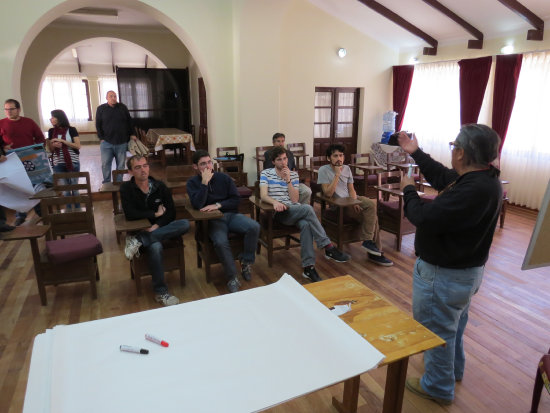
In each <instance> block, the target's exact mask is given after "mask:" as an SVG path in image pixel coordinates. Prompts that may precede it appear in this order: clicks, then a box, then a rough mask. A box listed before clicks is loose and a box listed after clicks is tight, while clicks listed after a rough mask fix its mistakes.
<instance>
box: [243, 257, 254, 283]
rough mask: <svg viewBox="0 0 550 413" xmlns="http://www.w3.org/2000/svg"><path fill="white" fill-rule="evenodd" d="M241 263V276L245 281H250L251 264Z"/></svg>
mask: <svg viewBox="0 0 550 413" xmlns="http://www.w3.org/2000/svg"><path fill="white" fill-rule="evenodd" d="M240 263H241V275H242V276H243V278H244V279H245V280H246V281H250V280H251V279H252V264H246V263H245V262H244V261H240Z"/></svg>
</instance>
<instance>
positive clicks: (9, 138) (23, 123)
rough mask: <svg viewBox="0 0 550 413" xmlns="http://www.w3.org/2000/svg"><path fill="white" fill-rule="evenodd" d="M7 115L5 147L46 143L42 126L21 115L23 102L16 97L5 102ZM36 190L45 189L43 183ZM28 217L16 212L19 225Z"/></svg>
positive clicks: (2, 127) (1, 135)
mask: <svg viewBox="0 0 550 413" xmlns="http://www.w3.org/2000/svg"><path fill="white" fill-rule="evenodd" d="M4 113H5V114H6V117H5V118H4V119H1V120H0V140H1V141H3V145H4V149H5V150H8V149H17V148H23V147H25V146H31V145H36V144H45V142H46V139H45V138H44V134H43V133H42V131H41V130H40V127H39V126H38V125H37V124H36V122H35V121H34V120H32V119H31V118H26V117H24V116H21V104H20V103H19V102H18V101H17V100H15V99H7V100H6V101H5V102H4ZM34 189H35V191H36V192H38V191H40V190H41V189H44V186H43V185H42V184H39V185H35V187H34ZM34 210H35V211H36V213H37V214H38V215H40V204H38V205H37V206H35V209H34ZM26 219H27V213H26V212H24V211H17V212H16V213H15V225H16V226H19V225H21V224H22V223H23V222H25V220H26Z"/></svg>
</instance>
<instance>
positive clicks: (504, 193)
mask: <svg viewBox="0 0 550 413" xmlns="http://www.w3.org/2000/svg"><path fill="white" fill-rule="evenodd" d="M500 182H501V183H502V206H501V207H500V228H504V218H506V209H507V208H508V203H509V202H510V200H509V199H508V191H507V190H506V189H505V185H508V184H509V183H510V182H509V181H500Z"/></svg>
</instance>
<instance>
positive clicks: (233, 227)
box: [208, 212, 260, 280]
mask: <svg viewBox="0 0 550 413" xmlns="http://www.w3.org/2000/svg"><path fill="white" fill-rule="evenodd" d="M230 232H233V233H236V234H243V235H244V246H243V248H244V250H243V252H242V253H241V254H240V256H239V259H240V260H242V261H243V262H244V263H246V264H254V261H255V260H256V255H255V254H256V247H257V245H258V236H259V234H260V224H258V223H257V222H256V221H254V220H253V219H251V218H249V217H247V216H245V215H243V214H238V213H236V212H225V213H224V214H223V217H222V218H219V219H211V220H209V221H208V236H209V237H210V240H211V241H212V243H213V244H214V250H215V251H216V255H217V256H218V259H219V260H220V262H221V264H222V265H223V268H224V270H225V276H226V278H227V279H228V280H231V279H232V278H234V277H235V276H236V275H237V268H236V267H235V258H234V257H233V252H232V251H231V246H230V245H229V239H228V234H229V233H230Z"/></svg>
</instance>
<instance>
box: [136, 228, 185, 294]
mask: <svg viewBox="0 0 550 413" xmlns="http://www.w3.org/2000/svg"><path fill="white" fill-rule="evenodd" d="M187 231H189V221H188V220H186V219H179V220H177V221H172V222H170V223H169V224H168V225H165V226H163V227H160V228H157V229H156V230H154V231H153V232H148V231H141V232H140V233H139V234H138V238H139V239H140V241H141V243H142V244H143V247H144V248H145V249H146V251H147V254H148V258H149V259H148V264H149V271H150V272H151V276H152V281H153V291H155V293H156V294H165V293H167V292H168V287H166V284H165V283H164V265H163V263H162V241H164V240H166V239H170V238H176V237H179V236H181V235H183V234H185V233H186V232H187Z"/></svg>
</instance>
